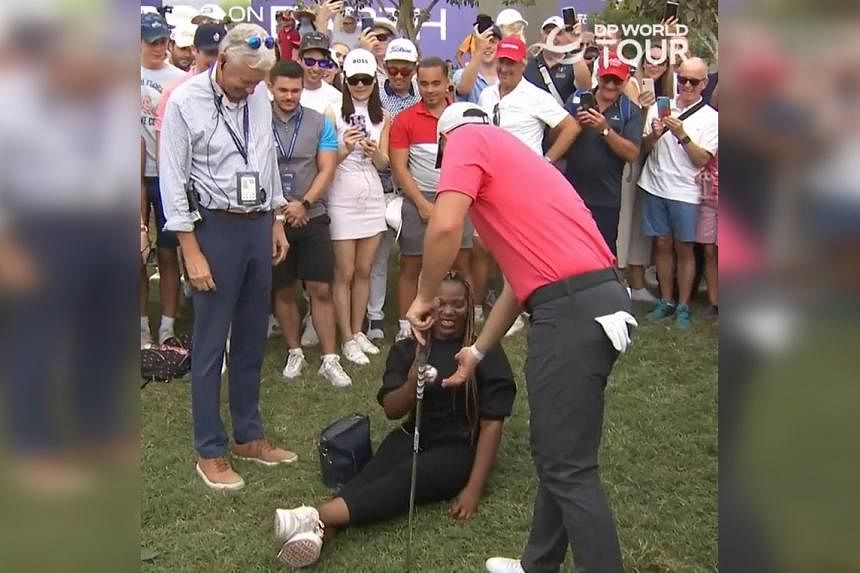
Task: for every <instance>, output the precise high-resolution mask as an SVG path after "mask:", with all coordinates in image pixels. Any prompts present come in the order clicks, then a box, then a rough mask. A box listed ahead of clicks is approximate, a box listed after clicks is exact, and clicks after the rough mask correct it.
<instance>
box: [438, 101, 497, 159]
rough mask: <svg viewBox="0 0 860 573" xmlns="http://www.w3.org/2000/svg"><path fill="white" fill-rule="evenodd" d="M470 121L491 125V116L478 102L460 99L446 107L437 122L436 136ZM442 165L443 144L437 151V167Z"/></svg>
mask: <svg viewBox="0 0 860 573" xmlns="http://www.w3.org/2000/svg"><path fill="white" fill-rule="evenodd" d="M469 123H477V124H479V125H490V116H489V115H487V112H486V111H484V108H482V107H481V106H479V105H478V104H474V103H470V102H467V101H458V102H456V103H452V104H451V105H449V106H448V107H446V108H445V111H443V112H442V115H440V116H439V121H438V122H437V123H436V138H437V139H439V138H440V137H441V136H442V135H444V134H446V133H450V132H451V131H453V130H455V129H457V128H458V127H461V126H463V125H466V124H469ZM440 167H442V146H441V145H440V146H439V150H438V151H437V152H436V169H439V168H440Z"/></svg>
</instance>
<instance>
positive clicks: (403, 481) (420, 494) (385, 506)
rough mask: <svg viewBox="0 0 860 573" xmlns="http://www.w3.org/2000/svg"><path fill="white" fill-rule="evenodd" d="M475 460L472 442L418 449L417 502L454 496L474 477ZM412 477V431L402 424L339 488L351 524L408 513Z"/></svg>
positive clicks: (376, 520)
mask: <svg viewBox="0 0 860 573" xmlns="http://www.w3.org/2000/svg"><path fill="white" fill-rule="evenodd" d="M422 441H423V436H422ZM474 459H475V450H474V448H473V447H472V446H470V445H468V444H441V445H436V446H433V445H431V446H429V447H428V448H427V449H425V450H421V451H420V452H418V474H417V476H416V480H415V503H416V504H423V503H434V502H437V501H443V500H446V499H451V498H453V497H455V496H456V495H457V494H458V493H460V491H461V490H462V489H463V488H464V487H465V486H466V482H468V481H469V474H470V473H471V471H472V462H473V461H474ZM411 480H412V434H411V433H406V432H405V431H403V430H402V429H401V428H397V429H396V430H394V431H393V432H391V433H390V434H388V436H387V437H386V438H385V439H384V440H383V441H382V443H381V444H380V445H379V448H378V449H377V450H376V454H375V455H374V456H373V459H372V460H370V462H368V464H367V465H366V466H364V469H362V470H361V473H359V474H358V475H357V476H355V478H353V480H352V481H350V482H349V483H348V484H346V485H345V486H343V488H342V489H341V491H340V497H342V498H343V500H344V501H345V502H346V506H347V507H348V508H349V523H350V525H361V524H365V523H373V522H378V521H383V520H386V519H390V518H392V517H396V516H398V515H402V514H405V513H407V512H408V510H409V486H410V483H411Z"/></svg>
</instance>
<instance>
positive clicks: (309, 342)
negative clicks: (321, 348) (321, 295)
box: [302, 315, 320, 346]
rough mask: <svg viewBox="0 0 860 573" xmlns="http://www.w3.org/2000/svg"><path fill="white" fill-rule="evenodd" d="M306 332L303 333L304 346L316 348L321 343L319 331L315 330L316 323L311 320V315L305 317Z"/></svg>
mask: <svg viewBox="0 0 860 573" xmlns="http://www.w3.org/2000/svg"><path fill="white" fill-rule="evenodd" d="M304 322H305V331H304V332H302V346H316V345H317V344H319V343H320V339H319V337H318V336H317V331H316V329H315V328H314V321H312V320H310V315H308V316H306V317H305V321H304Z"/></svg>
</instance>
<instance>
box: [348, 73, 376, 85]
mask: <svg viewBox="0 0 860 573" xmlns="http://www.w3.org/2000/svg"><path fill="white" fill-rule="evenodd" d="M373 80H374V77H373V76H365V75H363V74H360V75H357V76H350V77H348V78H346V83H348V84H349V85H351V86H357V85H358V84H361V85H363V86H372V85H373Z"/></svg>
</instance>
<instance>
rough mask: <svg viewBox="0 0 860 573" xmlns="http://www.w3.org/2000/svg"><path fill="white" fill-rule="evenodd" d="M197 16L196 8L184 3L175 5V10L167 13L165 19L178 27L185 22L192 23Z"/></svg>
mask: <svg viewBox="0 0 860 573" xmlns="http://www.w3.org/2000/svg"><path fill="white" fill-rule="evenodd" d="M195 16H197V9H196V8H193V7H191V6H186V5H185V4H182V5H179V6H174V7H173V10H171V11H170V12H168V13H167V14H165V16H164V19H165V20H167V23H168V24H170V25H171V26H173V27H174V28H178V27H179V26H182V25H183V24H190V23H191V20H193V19H194V17H195Z"/></svg>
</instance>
